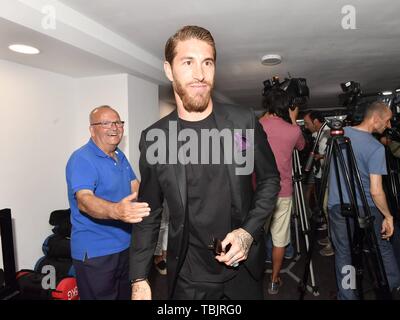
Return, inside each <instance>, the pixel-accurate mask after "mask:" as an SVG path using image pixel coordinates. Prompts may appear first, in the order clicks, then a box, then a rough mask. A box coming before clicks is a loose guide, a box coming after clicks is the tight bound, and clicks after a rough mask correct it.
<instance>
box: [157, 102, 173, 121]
mask: <svg viewBox="0 0 400 320" xmlns="http://www.w3.org/2000/svg"><path fill="white" fill-rule="evenodd" d="M175 109H176V104H173V103H171V102H167V101H161V100H160V117H161V118H164V117H165V116H167V115H169V114H170V113H171V112H172V111H174V110H175Z"/></svg>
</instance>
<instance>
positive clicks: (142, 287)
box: [131, 279, 151, 300]
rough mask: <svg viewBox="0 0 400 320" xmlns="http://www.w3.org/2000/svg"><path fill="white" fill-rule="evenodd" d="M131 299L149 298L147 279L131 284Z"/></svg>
mask: <svg viewBox="0 0 400 320" xmlns="http://www.w3.org/2000/svg"><path fill="white" fill-rule="evenodd" d="M131 298H132V300H151V289H150V284H149V282H148V281H147V279H143V280H141V281H138V282H134V283H133V284H132V297H131Z"/></svg>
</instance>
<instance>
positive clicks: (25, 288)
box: [17, 270, 79, 300]
mask: <svg viewBox="0 0 400 320" xmlns="http://www.w3.org/2000/svg"><path fill="white" fill-rule="evenodd" d="M46 276H47V275H46V274H42V273H40V272H36V271H33V270H21V271H19V272H18V273H17V283H18V287H19V290H20V295H19V297H18V298H19V299H20V300H78V299H79V294H78V286H77V284H76V279H75V278H74V277H66V278H62V279H60V280H59V281H57V282H56V287H55V289H44V288H43V284H42V282H43V278H44V277H46ZM44 280H45V281H46V279H44Z"/></svg>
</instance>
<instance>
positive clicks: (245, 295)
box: [172, 265, 264, 300]
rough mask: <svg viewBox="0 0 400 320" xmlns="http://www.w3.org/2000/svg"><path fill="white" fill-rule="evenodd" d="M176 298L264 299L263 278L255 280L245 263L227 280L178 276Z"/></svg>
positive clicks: (174, 295)
mask: <svg viewBox="0 0 400 320" xmlns="http://www.w3.org/2000/svg"><path fill="white" fill-rule="evenodd" d="M172 299H174V300H262V299H264V295H263V279H262V278H261V279H260V280H255V279H254V278H253V277H252V276H251V275H250V273H249V272H248V271H247V269H246V267H245V266H244V265H241V266H240V269H239V271H238V272H237V275H236V276H235V277H234V278H232V279H230V280H228V281H226V282H197V281H190V280H188V279H184V278H182V277H180V276H178V280H177V283H176V286H175V291H174V294H173V296H172Z"/></svg>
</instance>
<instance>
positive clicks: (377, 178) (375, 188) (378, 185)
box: [369, 174, 393, 239]
mask: <svg viewBox="0 0 400 320" xmlns="http://www.w3.org/2000/svg"><path fill="white" fill-rule="evenodd" d="M369 179H370V182H371V188H370V192H371V196H372V200H374V203H375V205H376V207H377V208H378V209H379V211H380V212H381V213H382V214H383V216H384V220H383V222H382V230H381V233H382V238H383V239H388V238H389V237H391V236H392V234H393V216H392V215H391V213H390V210H389V207H388V204H387V202H386V195H385V192H384V191H383V186H382V176H381V175H378V174H370V175H369Z"/></svg>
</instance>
